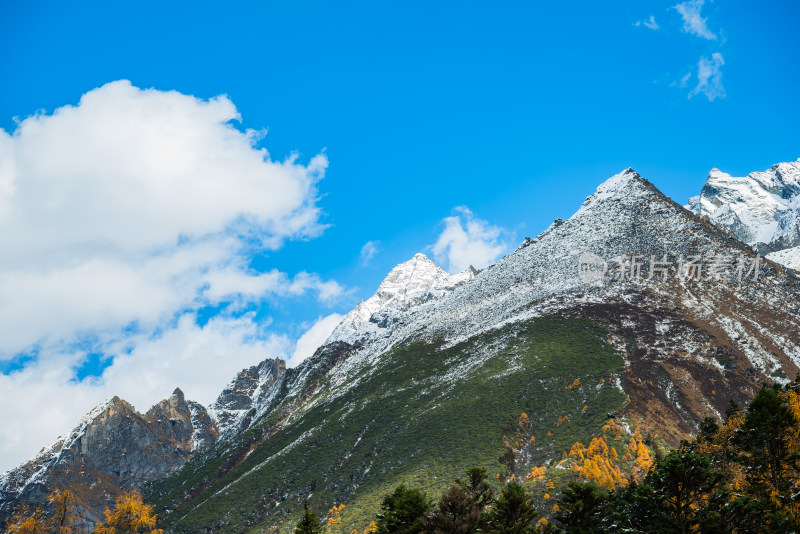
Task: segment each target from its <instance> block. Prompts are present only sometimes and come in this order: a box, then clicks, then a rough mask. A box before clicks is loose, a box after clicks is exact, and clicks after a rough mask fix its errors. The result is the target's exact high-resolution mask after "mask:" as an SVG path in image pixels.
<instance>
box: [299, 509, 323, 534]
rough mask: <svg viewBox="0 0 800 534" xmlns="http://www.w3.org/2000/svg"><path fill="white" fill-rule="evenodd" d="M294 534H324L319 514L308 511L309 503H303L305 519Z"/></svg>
mask: <svg viewBox="0 0 800 534" xmlns="http://www.w3.org/2000/svg"><path fill="white" fill-rule="evenodd" d="M294 534H322V523H320V521H319V518H318V517H317V514H315V513H314V511H313V510H309V509H308V501H303V518H302V519H301V520H300V522H299V523H297V526H296V527H295V529H294Z"/></svg>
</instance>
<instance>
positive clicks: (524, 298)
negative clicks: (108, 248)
mask: <svg viewBox="0 0 800 534" xmlns="http://www.w3.org/2000/svg"><path fill="white" fill-rule="evenodd" d="M587 254H594V255H595V256H593V257H594V258H596V261H599V262H600V263H601V264H602V266H603V268H604V269H605V270H604V271H603V272H602V276H601V277H600V278H599V279H597V280H595V281H591V282H590V283H587V282H586V281H585V280H583V279H582V277H581V275H580V271H579V269H580V266H581V263H582V261H583V258H584V257H585V256H586V255H587ZM798 300H800V281H799V280H798V278H797V276H795V275H794V274H792V273H790V272H787V271H785V270H782V269H776V268H775V265H774V264H771V263H770V262H768V261H766V260H764V259H763V258H760V257H757V256H756V255H755V254H754V253H753V252H752V251H751V250H750V249H749V248H748V247H747V246H745V245H744V244H743V243H741V242H740V241H739V240H737V239H735V238H734V237H732V236H731V235H730V234H728V233H726V232H723V231H721V230H720V229H718V228H717V227H715V226H714V225H711V224H709V223H707V222H705V221H703V220H702V219H700V218H697V217H696V216H694V215H693V214H692V213H691V212H689V211H687V210H685V209H683V208H682V207H681V206H679V205H677V204H675V203H674V202H672V201H671V200H669V199H668V198H667V197H666V196H664V195H663V194H662V193H661V192H660V191H658V189H656V188H655V187H654V186H653V185H652V184H651V183H650V182H648V181H647V180H645V179H643V178H641V177H640V176H639V175H638V174H637V173H635V172H634V171H633V170H631V169H627V170H626V171H624V172H622V173H620V174H618V175H616V176H614V177H612V178H610V179H609V180H607V181H606V182H604V183H603V184H601V185H600V187H598V189H597V191H596V192H595V193H594V194H593V195H591V196H589V197H588V198H587V199H586V201H585V202H584V204H583V205H582V206H581V207H580V209H579V210H578V211H577V212H576V213H575V214H574V215H573V216H572V217H571V218H570V219H568V220H566V221H561V220H558V221H556V222H555V223H554V224H553V225H552V226H551V227H550V228H548V229H547V230H546V231H545V232H543V233H542V234H541V235H539V236H538V237H536V238H535V239H528V240H526V241H525V242H524V243H523V244H522V245H521V246H520V247H519V248H518V249H517V250H516V251H515V252H514V253H512V254H510V255H509V256H507V257H505V258H503V259H501V260H500V261H498V262H497V263H496V264H494V265H492V266H490V267H488V268H486V269H484V270H482V271H480V272H479V273H477V274H476V275H475V276H474V277H473V278H471V279H470V280H468V281H466V282H464V283H462V284H460V285H459V286H458V287H456V288H454V289H453V290H452V291H449V292H447V293H446V294H444V295H442V296H441V297H440V298H439V299H436V300H432V301H430V302H429V303H428V304H426V305H424V306H417V307H414V308H410V309H402V308H400V309H392V310H391V311H390V312H388V313H386V314H385V315H382V316H381V319H380V320H378V321H376V320H375V319H373V320H372V321H371V325H370V327H369V328H370V337H369V339H368V342H366V343H363V344H351V345H350V348H348V349H347V351H345V352H343V350H344V349H342V348H341V347H339V348H337V347H334V345H336V342H341V341H342V338H337V337H335V336H332V339H331V340H330V341H329V343H328V344H327V345H329V347H328V348H327V349H326V346H325V345H324V346H323V347H322V348H321V350H320V351H319V353H321V354H318V356H319V357H317V358H311V359H310V360H309V361H308V362H307V363H305V362H304V364H303V365H301V367H300V368H299V373H298V374H297V375H295V377H294V378H293V380H292V384H291V385H290V387H289V391H290V395H296V394H299V392H300V391H302V389H303V386H302V384H303V383H305V380H304V378H303V376H304V375H305V376H312V375H314V374H315V372H314V371H313V370H314V366H315V365H316V363H315V362H319V361H321V360H322V359H323V358H324V354H325V353H326V352H330V353H334V352H337V353H338V354H340V355H339V356H337V357H336V358H337V361H341V362H340V363H339V364H337V365H331V364H330V363H326V364H325V365H326V368H327V367H328V366H330V367H331V368H330V371H329V372H327V380H328V382H329V384H330V390H329V391H327V392H326V394H328V395H332V396H336V395H338V394H339V392H337V388H339V389H340V391H343V389H341V388H345V389H346V388H349V387H357V378H356V376H357V375H358V374H359V373H357V372H356V371H357V370H359V369H362V368H363V367H364V366H367V367H368V366H370V365H371V362H374V361H376V359H379V358H380V357H381V354H383V353H385V352H386V351H388V350H390V349H391V348H392V347H395V346H397V345H399V344H401V343H405V342H407V341H408V340H412V339H444V340H445V343H446V346H453V345H454V344H456V343H458V342H460V341H463V340H466V339H469V338H471V337H474V336H476V335H478V334H480V333H481V332H486V331H489V330H493V329H496V328H499V327H501V326H503V325H505V324H509V323H514V322H518V321H522V320H525V319H528V318H531V317H536V316H541V315H545V314H569V315H579V316H587V317H589V316H590V317H591V318H592V319H593V320H597V321H598V322H600V323H601V324H603V325H604V326H606V327H608V328H609V329H610V330H611V331H613V332H615V333H616V337H615V339H614V342H615V343H616V344H617V346H618V347H619V348H620V350H622V351H627V350H628V349H627V343H628V341H626V337H627V338H628V340H633V339H636V338H637V337H641V338H642V339H641V340H640V342H641V343H642V344H643V345H644V343H645V340H646V342H647V344H648V345H649V346H648V347H647V348H646V349H644V348H643V349H641V350H639V351H638V352H636V353H635V354H634V353H633V352H632V353H631V354H629V365H630V369H631V376H629V377H628V378H627V380H628V382H627V383H626V385H625V387H626V391H628V389H631V388H633V387H634V386H636V384H638V382H639V380H641V379H642V375H645V374H648V375H649V374H650V373H655V374H658V373H659V372H661V373H662V374H664V375H666V376H670V377H672V379H673V380H675V381H678V378H679V377H681V378H680V382H681V383H682V385H681V386H680V387H679V388H675V389H674V390H675V391H679V393H678V394H679V396H681V398H682V399H683V400H681V401H680V402H679V401H677V400H676V399H677V397H673V398H667V397H666V396H665V394H664V393H663V392H658V391H655V390H652V389H650V390H642V391H641V392H640V394H641V395H642V403H641V404H640V405H639V406H638V407H635V408H633V409H632V410H633V411H635V412H636V416H637V417H640V418H646V417H649V415H648V414H652V413H653V410H652V409H651V408H653V406H655V405H656V403H658V405H659V406H662V407H664V412H663V413H667V412H675V411H676V410H682V412H681V413H675V414H674V417H673V416H669V417H673V418H674V419H675V420H678V421H681V423H680V424H679V425H678V426H679V427H680V428H682V429H683V430H681V431H679V430H677V429H676V430H675V431H674V433H673V434H672V435H673V436H674V437H677V436H679V435H680V432H684V433H685V432H688V431H690V429H691V428H692V425H693V424H694V423H692V421H695V420H696V418H697V417H700V416H706V415H714V414H715V413H717V412H718V411H719V410H724V406H722V405H721V404H724V403H722V402H721V401H719V402H718V404H720V405H719V406H717V407H715V408H711V407H710V406H712V405H713V404H714V402H717V401H714V402H712V401H710V400H709V399H708V398H707V396H710V390H709V392H707V393H702V394H701V392H703V391H705V388H706V385H705V384H706V383H707V381H709V380H712V381H717V384H718V386H717V387H719V388H720V389H725V391H726V394H728V393H730V394H732V395H733V396H735V397H737V398H740V399H746V398H747V397H748V396H749V395H750V394H751V393H752V392H753V391H754V388H756V387H757V385H758V380H762V379H763V380H766V379H774V377H775V376H793V375H794V373H795V372H796V371H797V369H798V365H800V344H799V343H798V340H797V339H796V335H795V334H794V332H796V331H797V330H798V329H800V315H798V311H797V302H798ZM721 362H722V363H721ZM474 364H475V365H479V364H480V362H477V361H476V362H474ZM731 366H733V368H731ZM689 368H691V372H689V371H688V369H689ZM458 372H459V371H458V370H454V371H453V373H454V375H457V374H458ZM316 374H319V373H318V372H317V373H316ZM771 374H772V375H773V377H772V378H770V376H769V375H771ZM756 377H759V378H756ZM671 391H673V390H671ZM670 394H671V395H673V394H672V393H670ZM724 402H727V398H726V399H725V401H724ZM648 403H649V407H648ZM678 406H680V408H678ZM669 417H667V416H664V417H660V418H658V420H655V419H652V418H651V419H650V423H651V424H652V426H653V427H656V426H657V425H660V424H665V420H666V419H668V418H669Z"/></svg>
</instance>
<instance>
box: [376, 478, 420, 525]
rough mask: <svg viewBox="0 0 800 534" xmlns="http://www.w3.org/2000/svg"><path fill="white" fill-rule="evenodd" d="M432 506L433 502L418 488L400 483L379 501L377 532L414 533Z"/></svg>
mask: <svg viewBox="0 0 800 534" xmlns="http://www.w3.org/2000/svg"><path fill="white" fill-rule="evenodd" d="M431 508H433V503H432V502H431V501H430V499H428V497H426V496H425V494H424V493H423V492H422V491H420V490H418V489H410V488H406V486H404V485H402V484H401V485H400V486H398V487H397V488H395V490H394V491H393V492H392V493H390V494H389V495H386V496H385V497H384V498H383V501H382V502H381V509H380V513H378V520H377V521H376V528H377V529H376V532H377V533H378V534H416V533H418V532H421V531H422V528H423V527H422V522H423V520H424V519H425V516H426V515H427V514H428V512H430V511H431Z"/></svg>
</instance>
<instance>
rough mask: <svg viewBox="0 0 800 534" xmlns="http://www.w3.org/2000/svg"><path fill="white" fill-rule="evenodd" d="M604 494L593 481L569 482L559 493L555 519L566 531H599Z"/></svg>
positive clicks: (576, 533)
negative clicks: (559, 497)
mask: <svg viewBox="0 0 800 534" xmlns="http://www.w3.org/2000/svg"><path fill="white" fill-rule="evenodd" d="M604 501H605V495H604V494H603V492H602V491H600V488H599V487H598V486H597V484H595V483H593V482H583V483H580V482H570V483H569V484H568V485H567V487H566V488H565V489H564V491H563V492H562V494H561V499H560V500H559V501H558V505H557V506H558V509H557V510H556V512H555V515H554V517H555V520H556V521H557V522H558V523H559V524H560V526H562V527H563V528H564V529H565V530H566V531H567V532H570V533H574V534H591V533H594V532H601V531H600V517H599V513H600V510H601V507H602V505H603V502H604Z"/></svg>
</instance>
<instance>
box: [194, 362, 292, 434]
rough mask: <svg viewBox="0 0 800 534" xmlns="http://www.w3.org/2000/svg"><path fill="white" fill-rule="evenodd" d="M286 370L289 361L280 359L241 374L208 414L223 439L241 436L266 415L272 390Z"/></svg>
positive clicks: (255, 366) (218, 398) (221, 394)
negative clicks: (265, 410)
mask: <svg viewBox="0 0 800 534" xmlns="http://www.w3.org/2000/svg"><path fill="white" fill-rule="evenodd" d="M284 371H286V362H284V361H283V360H281V359H280V358H275V359H274V360H271V359H267V360H264V361H263V362H261V363H260V364H258V365H254V366H253V367H249V368H247V369H243V370H242V371H240V372H239V374H238V375H236V377H235V378H234V379H233V380H232V381H231V382H230V384H228V386H227V387H226V388H225V389H224V390H222V393H220V395H219V397H217V400H216V401H214V404H212V405H211V406H210V407H209V409H208V411H209V413H210V414H211V416H212V417H213V418H214V420H215V421H216V422H217V425H218V427H219V430H220V435H221V437H222V438H223V439H224V438H225V437H228V436H231V435H235V434H238V433H239V432H241V431H242V430H244V429H246V428H247V427H248V426H249V425H250V423H251V422H252V421H253V419H254V418H257V417H259V416H261V415H263V407H264V406H265V405H267V404H268V398H267V397H268V396H269V395H270V393H271V392H272V390H271V387H272V385H273V384H274V383H275V381H276V380H277V379H278V377H280V376H281V375H282V374H283V373H284Z"/></svg>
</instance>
